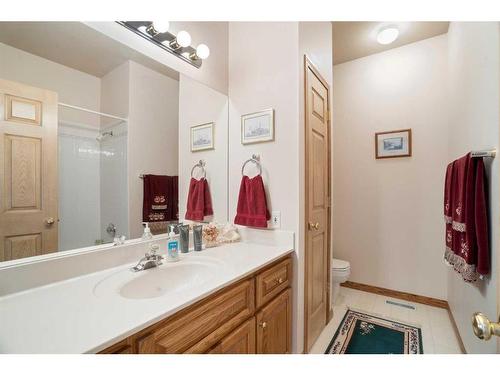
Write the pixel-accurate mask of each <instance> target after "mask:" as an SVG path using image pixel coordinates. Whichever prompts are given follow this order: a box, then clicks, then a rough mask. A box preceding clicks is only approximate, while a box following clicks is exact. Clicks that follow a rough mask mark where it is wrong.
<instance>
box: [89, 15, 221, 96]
mask: <svg viewBox="0 0 500 375" xmlns="http://www.w3.org/2000/svg"><path fill="white" fill-rule="evenodd" d="M85 24H86V25H87V26H89V27H91V28H93V29H95V30H97V31H100V32H102V33H104V34H106V35H107V36H109V37H111V38H113V39H115V40H117V41H119V42H121V43H123V44H125V45H127V46H128V47H130V48H133V49H135V50H137V51H138V52H140V53H142V54H144V55H146V56H148V57H151V58H153V59H155V60H156V61H158V62H160V63H162V64H165V65H167V66H169V67H170V68H172V69H174V70H176V71H178V72H179V73H181V74H184V75H186V76H188V77H191V78H193V79H196V80H197V81H200V82H202V83H204V84H206V85H208V86H209V87H212V88H213V89H215V90H217V91H219V92H221V93H223V94H227V88H228V75H227V56H228V23H227V22H171V23H170V25H171V26H170V29H171V31H174V32H177V31H178V30H182V29H184V30H186V31H188V32H189V33H190V34H191V37H192V43H191V45H193V46H196V45H198V44H200V43H205V44H206V45H208V47H209V48H210V57H209V58H208V59H206V60H205V61H203V65H202V67H201V68H200V69H198V68H196V67H194V66H192V65H190V64H187V63H186V62H185V61H183V60H181V59H179V58H178V57H177V56H174V55H172V54H170V53H168V52H165V50H163V49H161V48H158V47H157V46H155V45H154V44H153V43H151V42H149V41H147V40H146V39H144V38H142V37H140V36H139V35H136V34H134V33H133V32H131V31H129V30H127V29H125V28H124V27H123V26H121V25H119V24H117V23H115V22H85Z"/></svg>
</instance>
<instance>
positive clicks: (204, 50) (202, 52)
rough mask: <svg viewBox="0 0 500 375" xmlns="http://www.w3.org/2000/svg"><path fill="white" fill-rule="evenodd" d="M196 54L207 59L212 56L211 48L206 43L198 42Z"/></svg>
mask: <svg viewBox="0 0 500 375" xmlns="http://www.w3.org/2000/svg"><path fill="white" fill-rule="evenodd" d="M196 56H198V57H199V58H200V59H202V60H205V59H206V58H207V57H208V56H210V48H208V46H207V45H206V44H198V47H196Z"/></svg>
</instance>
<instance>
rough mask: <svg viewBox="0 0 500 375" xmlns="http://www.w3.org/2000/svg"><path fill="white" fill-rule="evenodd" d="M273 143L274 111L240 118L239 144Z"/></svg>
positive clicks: (270, 110) (269, 110)
mask: <svg viewBox="0 0 500 375" xmlns="http://www.w3.org/2000/svg"><path fill="white" fill-rule="evenodd" d="M270 141H274V109H267V110H265V111H260V112H255V113H249V114H247V115H243V116H241V143H242V144H244V145H246V144H250V143H260V142H270Z"/></svg>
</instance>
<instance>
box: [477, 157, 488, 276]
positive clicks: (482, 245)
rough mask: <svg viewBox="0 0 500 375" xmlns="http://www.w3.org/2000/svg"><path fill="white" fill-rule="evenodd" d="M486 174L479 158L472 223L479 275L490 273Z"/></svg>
mask: <svg viewBox="0 0 500 375" xmlns="http://www.w3.org/2000/svg"><path fill="white" fill-rule="evenodd" d="M486 186H487V185H486V176H485V173H484V162H483V159H482V158H479V160H478V161H477V164H476V181H475V193H476V194H475V195H476V196H475V207H474V223H475V226H476V244H477V259H476V260H477V263H476V264H477V267H476V270H477V272H478V273H479V274H480V275H487V274H489V273H490V247H489V235H488V211H487V207H488V205H487V202H486V196H487V195H486Z"/></svg>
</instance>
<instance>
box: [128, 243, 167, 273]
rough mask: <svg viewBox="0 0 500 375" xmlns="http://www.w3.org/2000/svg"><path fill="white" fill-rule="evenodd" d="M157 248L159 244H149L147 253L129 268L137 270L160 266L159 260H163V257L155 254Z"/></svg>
mask: <svg viewBox="0 0 500 375" xmlns="http://www.w3.org/2000/svg"><path fill="white" fill-rule="evenodd" d="M159 248H160V246H159V245H151V246H150V250H149V253H146V254H144V258H142V259H141V260H140V261H139V263H137V265H135V266H134V267H132V268H131V269H130V270H131V271H133V272H138V271H144V270H147V269H149V268H154V267H158V266H160V265H161V264H162V263H161V261H162V260H163V257H162V256H161V255H159V254H156V252H157V251H158V249H159Z"/></svg>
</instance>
